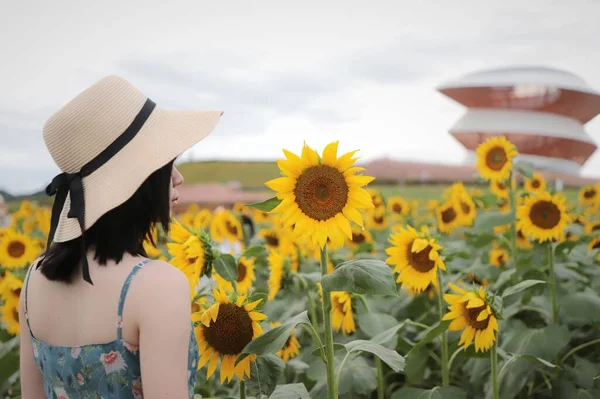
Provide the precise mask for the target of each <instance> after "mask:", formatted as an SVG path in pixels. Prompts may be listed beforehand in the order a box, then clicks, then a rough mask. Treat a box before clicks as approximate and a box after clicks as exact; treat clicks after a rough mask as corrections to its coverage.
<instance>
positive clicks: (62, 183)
mask: <svg viewBox="0 0 600 399" xmlns="http://www.w3.org/2000/svg"><path fill="white" fill-rule="evenodd" d="M155 107H156V104H155V103H154V102H153V101H152V100H150V99H147V100H146V102H145V103H144V106H143V107H142V109H141V110H140V112H138V114H137V115H136V117H135V118H134V119H133V122H131V125H129V127H127V129H125V131H124V132H123V133H122V134H121V135H120V136H119V137H117V139H116V140H115V141H113V142H112V143H110V145H109V146H108V147H106V148H105V149H104V150H103V151H102V152H101V153H100V154H98V155H97V156H96V157H95V158H94V159H92V160H91V161H89V162H88V163H86V164H85V165H84V166H83V167H82V168H81V170H80V171H79V172H75V173H68V172H63V173H61V174H59V175H57V176H56V177H54V179H52V182H51V183H50V184H49V185H48V187H46V194H47V195H48V196H53V195H56V198H55V199H54V205H52V218H51V221H50V234H49V235H48V242H47V243H46V251H48V250H49V249H50V244H51V243H52V241H53V240H54V234H55V233H56V228H57V227H58V221H59V219H60V214H61V212H62V210H63V208H64V206H65V201H66V200H67V195H69V196H70V198H71V208H70V210H69V213H68V214H67V217H68V218H75V219H77V222H78V223H79V227H80V228H81V238H80V239H81V251H82V254H81V268H82V272H83V279H84V280H85V281H87V282H88V283H90V284H92V285H93V284H94V283H92V278H91V277H90V269H89V265H88V261H87V256H86V255H87V250H86V245H85V239H84V232H85V196H84V191H83V178H84V177H86V176H89V175H91V174H92V173H93V172H95V171H96V170H98V169H99V168H100V167H101V166H102V165H104V164H105V163H106V162H108V161H109V160H110V159H111V158H112V157H113V156H115V155H116V154H117V153H118V152H119V151H121V150H122V149H123V147H125V146H126V145H127V144H128V143H129V142H130V141H131V140H132V139H133V138H134V137H135V136H136V134H137V133H138V132H139V131H140V130H141V129H142V126H144V123H146V120H148V118H149V117H150V114H151V113H152V111H153V110H154V108H155ZM42 263H43V260H42V262H39V263H38V266H37V267H40V264H42Z"/></svg>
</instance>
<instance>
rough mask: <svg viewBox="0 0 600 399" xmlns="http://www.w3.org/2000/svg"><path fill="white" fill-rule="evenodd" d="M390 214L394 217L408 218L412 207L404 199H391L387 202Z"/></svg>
mask: <svg viewBox="0 0 600 399" xmlns="http://www.w3.org/2000/svg"><path fill="white" fill-rule="evenodd" d="M387 208H388V212H389V213H390V215H392V217H396V218H398V217H400V218H402V217H404V216H407V215H408V214H409V212H410V209H411V207H410V205H408V202H407V201H406V200H405V199H404V198H402V197H399V196H398V197H390V198H388V201H387Z"/></svg>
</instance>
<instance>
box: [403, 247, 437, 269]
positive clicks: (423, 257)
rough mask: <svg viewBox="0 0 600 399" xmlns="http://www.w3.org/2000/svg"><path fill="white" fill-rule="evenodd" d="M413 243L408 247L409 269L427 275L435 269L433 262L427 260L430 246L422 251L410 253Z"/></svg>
mask: <svg viewBox="0 0 600 399" xmlns="http://www.w3.org/2000/svg"><path fill="white" fill-rule="evenodd" d="M413 242H414V241H413ZM413 242H411V243H410V245H409V246H408V262H409V263H410V265H411V267H412V268H413V269H415V270H417V271H418V272H421V273H427V272H428V271H430V270H431V269H433V268H434V267H435V262H434V261H432V260H431V259H429V253H430V252H431V249H432V248H431V245H428V246H427V247H425V249H423V250H422V251H419V252H412V251H411V250H410V249H411V248H412V245H413Z"/></svg>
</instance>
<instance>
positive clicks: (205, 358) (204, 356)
mask: <svg viewBox="0 0 600 399" xmlns="http://www.w3.org/2000/svg"><path fill="white" fill-rule="evenodd" d="M214 353H215V350H214V349H212V348H209V349H208V350H206V351H204V352H203V353H202V356H200V360H199V362H198V367H200V368H202V367H204V365H205V364H206V363H208V361H209V360H210V358H211V357H212V355H213V354H214Z"/></svg>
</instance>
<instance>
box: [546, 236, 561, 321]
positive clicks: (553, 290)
mask: <svg viewBox="0 0 600 399" xmlns="http://www.w3.org/2000/svg"><path fill="white" fill-rule="evenodd" d="M546 254H547V257H548V271H549V273H550V298H551V300H552V321H553V322H554V323H558V302H557V301H556V273H555V272H554V250H553V248H552V241H549V242H548V244H547V245H546Z"/></svg>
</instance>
